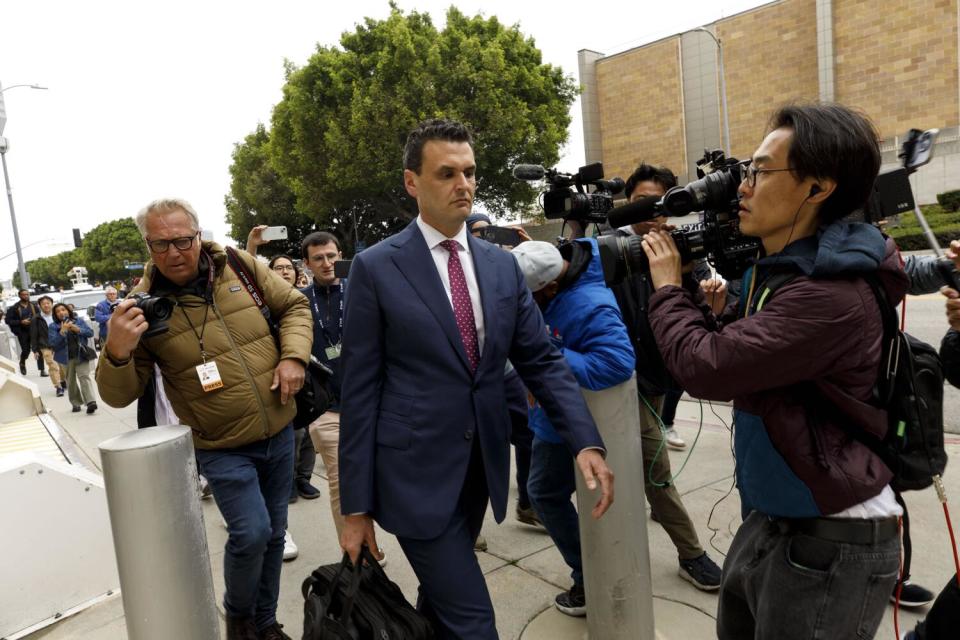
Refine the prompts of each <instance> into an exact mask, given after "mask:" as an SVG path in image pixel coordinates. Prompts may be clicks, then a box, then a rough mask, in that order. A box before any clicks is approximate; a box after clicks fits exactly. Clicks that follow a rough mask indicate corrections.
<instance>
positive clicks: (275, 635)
mask: <svg viewBox="0 0 960 640" xmlns="http://www.w3.org/2000/svg"><path fill="white" fill-rule="evenodd" d="M260 640H293V638H291V637H290V636H288V635H287V634H285V633H284V632H283V625H282V624H280V623H279V622H274V623H273V624H272V625H270V626H269V627H267V628H266V629H264V630H263V631H261V632H260Z"/></svg>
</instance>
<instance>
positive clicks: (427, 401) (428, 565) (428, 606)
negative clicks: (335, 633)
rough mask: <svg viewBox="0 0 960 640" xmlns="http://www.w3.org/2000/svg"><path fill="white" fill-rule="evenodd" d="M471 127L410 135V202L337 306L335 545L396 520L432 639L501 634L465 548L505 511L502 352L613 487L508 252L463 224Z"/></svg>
mask: <svg viewBox="0 0 960 640" xmlns="http://www.w3.org/2000/svg"><path fill="white" fill-rule="evenodd" d="M471 143H472V138H471V136H470V133H469V131H467V129H466V128H465V127H464V126H463V125H462V124H460V123H457V122H452V121H449V120H429V121H426V122H424V123H421V124H420V125H419V126H418V127H417V128H416V129H415V130H414V131H413V132H412V133H411V134H410V136H409V137H408V139H407V144H406V148H405V149H404V172H403V175H404V186H405V187H406V189H407V192H408V193H409V194H410V195H411V196H412V197H413V198H415V199H416V201H417V205H418V207H419V210H420V215H419V216H418V217H417V219H416V220H415V221H414V222H413V223H411V224H410V225H409V226H408V227H407V228H406V229H404V230H403V231H402V232H400V233H398V234H397V235H395V236H392V237H391V238H388V239H387V240H384V241H383V242H381V243H379V244H377V245H376V246H374V247H371V248H370V249H368V250H366V251H364V252H363V253H361V254H359V255H358V256H357V257H356V258H355V259H354V261H353V266H352V267H351V271H350V285H349V286H348V288H347V296H346V304H345V309H344V323H343V325H344V333H343V352H342V356H341V358H342V360H341V366H342V372H343V386H342V403H341V409H342V414H341V426H340V486H341V490H340V491H341V494H340V496H341V508H342V511H343V514H344V516H345V521H346V522H345V527H344V532H343V535H342V537H341V546H342V547H343V548H344V550H345V551H346V552H347V553H349V554H350V557H351V558H352V559H353V560H354V561H356V558H357V555H358V554H359V552H360V547H361V545H363V544H366V545H367V546H369V548H370V549H371V550H373V552H374V555H376V556H377V557H381V556H380V552H379V548H378V547H377V542H376V538H375V536H374V529H373V521H374V520H376V521H377V522H378V523H379V524H380V526H382V527H383V528H384V529H386V530H387V531H389V532H391V533H393V534H395V535H396V536H397V539H398V540H399V542H400V546H401V547H402V549H403V552H404V554H405V555H406V556H407V559H408V560H409V561H410V564H411V565H412V567H413V570H414V571H415V572H416V574H417V578H418V579H419V581H420V599H419V602H418V606H419V607H420V609H421V611H423V612H424V613H425V614H426V615H427V616H429V617H430V618H431V619H432V620H433V622H434V625H435V627H436V629H437V631H438V634H439V637H440V638H444V639H445V638H469V639H470V640H477V639H480V640H488V639H496V638H497V630H496V625H495V620H494V613H493V605H492V604H491V602H490V595H489V593H488V591H487V587H486V583H485V581H484V578H483V574H482V572H481V571H480V566H479V564H478V562H477V558H476V555H475V553H474V551H473V542H474V540H475V539H476V537H477V534H478V533H479V531H480V525H481V523H482V521H483V515H484V513H485V512H486V508H487V501H488V500H489V502H490V503H491V505H492V507H493V513H494V516H495V517H496V519H497V521H498V522H500V521H502V520H503V518H504V515H505V511H506V504H507V491H508V476H509V470H510V457H509V456H510V444H509V438H510V420H509V416H508V413H507V406H506V400H505V398H504V385H503V372H504V363H505V362H506V360H507V358H508V357H509V358H510V361H511V362H512V363H513V365H514V367H515V368H516V370H517V371H518V372H519V373H520V376H521V377H522V378H523V381H524V383H525V384H526V385H527V388H528V389H530V391H531V392H532V393H533V395H534V396H536V398H537V399H538V400H539V402H540V404H541V405H543V407H544V408H545V410H546V412H547V414H548V415H549V416H550V420H551V422H553V424H554V425H556V426H557V430H558V432H559V433H560V435H561V436H562V437H563V438H564V439H565V441H566V442H567V444H568V445H569V446H570V449H571V451H572V452H573V454H574V455H575V456H576V461H577V465H578V466H579V468H580V471H581V473H583V475H584V477H585V478H586V481H587V486H588V487H590V488H591V489H595V488H596V486H597V484H598V483H599V485H600V488H601V497H600V499H599V501H598V502H597V505H596V506H595V507H594V509H593V516H594V517H596V518H599V517H600V516H601V515H603V513H604V512H605V511H606V510H607V508H608V507H609V506H610V504H611V503H612V502H613V474H612V473H611V472H610V470H609V469H608V468H607V466H606V464H605V463H604V460H603V453H604V449H603V442H602V440H601V438H600V434H599V433H598V432H597V428H596V425H595V424H594V422H593V419H592V418H591V416H590V413H589V411H588V410H587V407H586V404H585V403H584V401H583V397H582V395H581V394H580V389H579V386H578V385H577V382H576V380H575V379H574V377H573V375H572V373H571V372H570V369H569V367H568V366H567V364H566V362H565V361H564V360H563V356H562V355H561V354H560V352H559V351H557V349H556V348H555V347H553V346H552V344H551V343H550V340H549V337H548V335H547V332H546V328H545V326H544V324H543V317H542V316H541V315H540V311H539V309H538V308H537V306H536V304H535V303H534V302H533V298H532V297H531V295H530V291H529V289H527V286H526V284H525V281H524V277H523V274H522V273H521V272H520V269H519V267H518V265H517V263H516V260H515V259H514V258H513V256H511V255H510V254H508V253H506V252H504V251H500V250H499V249H498V248H496V247H494V246H493V245H490V244H488V243H486V242H483V241H480V240H477V239H475V238H473V236H471V235H470V234H469V233H467V231H466V227H465V226H464V224H463V223H464V220H465V219H466V218H467V216H468V215H470V210H471V208H472V206H473V195H474V191H475V190H476V163H475V162H474V156H473V149H472V146H471Z"/></svg>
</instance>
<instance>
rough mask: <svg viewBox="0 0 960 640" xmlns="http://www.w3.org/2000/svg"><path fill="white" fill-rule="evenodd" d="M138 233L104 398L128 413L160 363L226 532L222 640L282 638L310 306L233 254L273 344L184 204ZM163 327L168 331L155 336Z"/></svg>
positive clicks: (104, 365)
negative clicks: (274, 326)
mask: <svg viewBox="0 0 960 640" xmlns="http://www.w3.org/2000/svg"><path fill="white" fill-rule="evenodd" d="M136 223H137V228H138V229H139V230H140V233H141V235H142V236H143V238H144V241H145V242H146V243H147V247H148V248H149V251H150V258H151V262H150V263H148V264H147V266H146V268H145V270H144V273H145V275H144V277H143V279H142V280H141V281H140V283H139V284H138V285H137V287H136V288H135V289H134V290H133V292H132V294H131V297H130V298H128V299H126V300H124V301H123V302H121V303H120V304H119V306H117V307H116V309H115V310H114V312H113V314H112V316H111V317H110V322H109V325H110V331H109V335H108V338H107V343H106V345H105V347H104V351H103V354H104V356H105V357H101V358H100V362H99V366H98V368H97V384H98V385H99V388H100V395H101V398H102V399H103V400H104V401H105V402H106V403H107V404H109V405H110V406H112V407H123V406H126V405H128V404H130V403H131V402H133V401H135V400H136V399H137V398H138V397H140V395H141V394H142V393H143V390H144V386H145V385H146V384H147V382H148V381H149V380H150V379H151V375H152V373H153V365H154V363H156V364H158V365H159V367H160V372H161V373H162V376H163V382H164V389H165V390H166V392H167V396H168V397H169V400H170V404H171V405H172V407H173V409H174V411H175V412H176V414H177V416H178V417H179V418H180V420H181V421H182V423H183V424H185V425H189V426H190V427H191V428H192V429H193V441H194V445H195V447H196V450H197V451H196V453H197V460H198V462H199V464H200V471H201V473H203V475H204V476H205V477H206V478H207V480H208V481H209V483H210V486H211V487H212V489H213V496H214V499H215V500H216V502H217V506H218V507H219V509H220V512H221V513H222V514H223V517H224V519H225V521H226V523H227V529H228V531H229V538H228V540H227V544H226V552H225V557H224V579H225V581H226V593H225V595H224V609H225V610H226V618H227V638H228V639H229V640H234V639H237V640H263V639H270V640H277V639H279V640H283V639H284V638H289V636H287V635H286V634H284V633H283V631H282V630H281V625H279V624H278V623H277V619H276V609H277V600H278V596H279V591H280V567H281V564H282V554H283V542H284V531H285V530H286V525H287V500H288V498H289V496H290V486H291V483H292V482H293V446H294V437H293V428H292V427H291V426H290V423H291V420H292V419H293V417H294V414H295V413H296V404H295V402H294V395H295V394H296V393H297V391H298V390H299V389H300V387H301V386H302V384H303V379H304V366H305V364H306V363H307V361H308V359H309V357H310V347H311V344H312V339H313V330H312V322H311V318H310V310H309V307H308V306H307V300H306V298H305V297H304V296H303V294H301V293H300V292H299V291H297V290H296V289H294V288H293V287H291V286H290V285H289V284H287V283H286V282H284V281H283V280H282V279H281V278H280V277H279V276H278V275H276V274H275V273H273V272H271V271H270V270H269V269H268V268H267V267H266V265H264V264H261V263H260V262H258V261H257V260H255V259H253V258H252V257H250V256H249V255H247V254H245V253H244V252H234V256H235V257H236V258H237V260H238V261H239V263H240V265H241V266H242V267H243V269H240V270H241V271H244V270H245V272H246V273H248V274H252V279H253V280H254V281H255V282H253V283H250V284H255V285H258V286H259V289H260V290H261V291H262V292H263V296H262V299H263V302H264V303H265V307H264V309H268V310H269V313H270V317H271V318H273V319H274V320H275V321H276V322H277V323H278V324H279V345H278V344H277V340H276V339H275V338H274V336H273V335H272V334H271V331H270V327H269V323H268V319H267V318H266V317H265V316H266V314H265V313H264V312H262V311H261V309H260V308H258V305H257V303H256V302H255V301H254V298H253V296H252V295H251V294H250V293H248V290H247V287H246V286H245V282H244V281H243V280H244V278H245V277H247V276H244V275H242V274H241V273H237V272H235V271H234V269H233V268H227V261H228V255H227V251H230V250H226V251H225V250H224V249H223V248H222V247H220V246H219V245H216V244H214V243H212V242H202V241H201V240H200V224H199V220H198V218H197V214H196V212H195V211H194V210H193V208H192V207H191V206H190V205H189V204H188V203H187V202H185V201H183V200H177V199H171V200H157V201H154V202H152V203H150V204H149V205H147V206H146V207H145V208H144V209H142V210H141V211H140V212H139V213H138V214H137V218H136ZM247 279H249V278H247ZM172 301H176V306H173V305H172V304H171V303H172ZM148 318H152V320H148ZM164 321H165V322H166V323H167V324H168V328H167V329H166V330H165V331H163V332H160V333H158V329H159V327H158V325H161V324H163V322H164ZM147 551H149V550H147Z"/></svg>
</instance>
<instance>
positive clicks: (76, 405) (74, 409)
mask: <svg viewBox="0 0 960 640" xmlns="http://www.w3.org/2000/svg"><path fill="white" fill-rule="evenodd" d="M80 409H82V407H81V406H80V405H78V404H75V405H73V409H72V411H73V413H80Z"/></svg>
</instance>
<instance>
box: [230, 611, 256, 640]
mask: <svg viewBox="0 0 960 640" xmlns="http://www.w3.org/2000/svg"><path fill="white" fill-rule="evenodd" d="M260 637H261V636H260V635H259V634H258V633H257V625H255V624H254V623H253V618H234V617H232V616H227V640H260Z"/></svg>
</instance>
